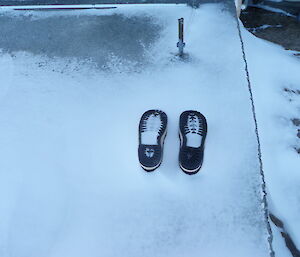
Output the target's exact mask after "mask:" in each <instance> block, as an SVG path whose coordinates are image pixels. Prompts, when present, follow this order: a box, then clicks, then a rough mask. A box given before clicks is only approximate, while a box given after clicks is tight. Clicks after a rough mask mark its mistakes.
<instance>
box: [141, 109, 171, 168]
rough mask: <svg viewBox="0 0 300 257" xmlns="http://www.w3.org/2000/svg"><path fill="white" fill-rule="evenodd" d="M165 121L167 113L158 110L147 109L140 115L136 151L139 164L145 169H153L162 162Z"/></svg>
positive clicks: (165, 131) (165, 129) (165, 130)
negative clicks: (137, 148) (137, 147)
mask: <svg viewBox="0 0 300 257" xmlns="http://www.w3.org/2000/svg"><path fill="white" fill-rule="evenodd" d="M167 123H168V118H167V115H166V114H165V113H164V112H163V111H160V110H149V111H147V112H145V113H144V114H143V116H142V117H141V120H140V125H139V150H138V153H139V161H140V163H141V166H142V168H143V169H144V170H146V171H153V170H155V169H156V168H158V167H159V165H160V164H161V162H162V157H163V144H164V139H165V137H166V133H167Z"/></svg>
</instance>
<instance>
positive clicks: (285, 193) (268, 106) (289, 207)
mask: <svg viewBox="0 0 300 257" xmlns="http://www.w3.org/2000/svg"><path fill="white" fill-rule="evenodd" d="M243 38H244V40H245V46H246V55H247V60H248V64H249V72H250V79H251V83H252V85H253V89H254V97H255V103H256V109H257V118H258V127H259V132H260V137H261V141H262V155H263V163H264V169H265V175H266V183H267V187H268V190H269V195H268V200H269V203H270V210H271V212H273V213H274V214H275V215H276V216H278V218H280V219H281V220H282V221H283V222H284V223H285V227H286V229H287V232H288V233H289V234H290V235H291V236H292V238H293V240H294V243H295V244H296V246H297V247H298V249H299V247H300V220H299V213H300V191H299V184H300V173H299V170H300V169H299V167H300V155H299V154H298V153H297V151H296V150H297V149H299V148H300V139H299V138H298V137H297V130H298V129H299V127H297V126H295V124H293V122H292V120H293V119H299V118H300V94H299V92H300V91H299V90H300V72H299V70H300V62H299V59H297V58H296V57H294V56H293V55H292V54H290V53H289V52H288V51H285V50H284V49H283V48H282V47H280V46H278V45H275V44H272V43H269V42H267V41H264V40H261V39H258V38H256V37H254V36H253V35H252V34H250V33H249V32H247V31H246V30H245V29H244V30H243ZM297 91H298V93H297ZM273 231H274V234H275V235H278V234H279V233H278V229H276V228H275V227H274V228H273ZM276 242H279V241H278V240H276V241H275V242H274V246H275V247H276V246H278V245H277V244H276ZM275 250H276V249H275ZM279 251H280V249H279V248H278V249H277V252H279ZM278 256H291V255H289V254H287V255H284V254H283V253H281V254H278Z"/></svg>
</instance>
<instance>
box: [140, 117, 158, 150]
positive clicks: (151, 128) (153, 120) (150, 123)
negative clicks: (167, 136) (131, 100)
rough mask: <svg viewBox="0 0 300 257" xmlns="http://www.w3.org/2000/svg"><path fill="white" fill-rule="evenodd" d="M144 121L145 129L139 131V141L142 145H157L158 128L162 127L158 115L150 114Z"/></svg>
mask: <svg viewBox="0 0 300 257" xmlns="http://www.w3.org/2000/svg"><path fill="white" fill-rule="evenodd" d="M144 122H145V125H144V126H145V130H144V131H143V132H142V133H141V143H142V144H143V145H157V144H158V142H157V138H158V136H159V130H160V128H161V127H162V125H163V124H162V120H161V117H160V115H154V114H151V115H150V116H149V117H148V119H147V120H144Z"/></svg>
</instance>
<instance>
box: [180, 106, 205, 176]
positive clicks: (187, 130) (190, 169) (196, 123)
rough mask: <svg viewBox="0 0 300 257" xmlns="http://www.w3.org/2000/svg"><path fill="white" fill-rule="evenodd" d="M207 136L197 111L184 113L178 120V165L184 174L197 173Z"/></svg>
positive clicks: (203, 118)
mask: <svg viewBox="0 0 300 257" xmlns="http://www.w3.org/2000/svg"><path fill="white" fill-rule="evenodd" d="M206 134H207V123H206V119H205V117H204V116H203V115H202V114H201V113H200V112H197V111H185V112H183V113H182V114H181V115H180V120H179V137H180V151H179V165H180V168H181V169H182V170H183V172H185V173H186V174H189V175H192V174H195V173H197V172H198V171H199V170H200V168H201V166H202V162H203V154H204V143H205V138H206Z"/></svg>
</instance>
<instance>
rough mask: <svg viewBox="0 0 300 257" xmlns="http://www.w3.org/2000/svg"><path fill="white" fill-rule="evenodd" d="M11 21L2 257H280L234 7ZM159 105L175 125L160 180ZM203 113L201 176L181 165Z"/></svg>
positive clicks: (0, 138) (1, 44)
mask: <svg viewBox="0 0 300 257" xmlns="http://www.w3.org/2000/svg"><path fill="white" fill-rule="evenodd" d="M181 17H184V18H185V22H186V23H185V24H186V38H185V40H186V42H187V45H186V52H187V53H188V57H187V58H186V60H185V61H181V60H180V59H179V58H178V57H176V56H175V54H176V41H177V19H178V18H181ZM0 19H1V23H2V24H4V26H2V33H3V35H5V36H4V37H1V39H0V48H1V49H2V53H1V57H0V75H1V80H2V81H1V86H0V87H1V91H0V94H1V95H0V97H1V101H0V124H1V128H0V129H1V133H0V142H1V143H0V154H1V162H0V256H2V257H25V256H26V257H27V256H30V257H41V256H47V257H48V256H51V257H59V256H61V257H65V256H72V257H82V256H89V257H94V256H95V257H96V256H101V257H141V256H143V257H154V256H155V257H159V256H163V257H166V256H172V257H176V256H178V257H179V256H180V257H182V256H188V257H194V256H199V255H201V256H206V257H219V256H222V257H225V256H230V257H232V256H243V257H248V256H249V257H253V256H256V257H260V256H268V244H267V230H266V225H265V223H264V218H263V212H262V206H261V180H260V177H259V165H258V160H257V144H256V141H255V133H254V123H253V119H252V116H251V108H250V107H251V106H250V103H249V93H248V91H247V81H246V79H245V71H244V63H243V60H242V53H241V50H240V41H239V38H238V33H237V26H236V25H237V24H236V21H235V19H234V17H232V16H231V15H230V14H229V13H228V12H227V11H226V10H225V9H224V8H223V7H222V6H221V5H205V6H202V7H201V8H199V9H197V10H195V9H191V8H189V7H186V6H181V5H177V6H176V5H171V6H164V5H162V6H152V5H149V6H147V7H144V6H130V7H126V6H125V7H118V8H117V9H114V10H101V11H97V10H91V11H68V12H64V11H63V12H62V11H60V12H51V13H49V12H47V13H44V12H35V13H34V12H26V13H20V12H13V11H8V12H7V11H5V12H3V13H2V14H1V15H0ZM109 19H110V21H111V22H112V23H109ZM108 24H110V25H109V26H108ZM141 24H142V25H143V26H142V25H141ZM220 25H221V26H220ZM220 44H221V47H220ZM149 109H161V110H163V111H165V112H166V113H167V115H168V118H169V121H168V122H169V124H168V135H167V137H166V140H165V150H164V159H163V163H162V165H161V167H160V168H159V169H158V170H156V171H155V172H153V173H146V172H144V171H143V170H142V169H141V167H140V165H139V163H138V156H137V146H138V122H139V119H140V117H141V115H142V114H143V113H144V112H145V111H146V110H149ZM190 109H193V110H198V111H200V112H201V113H203V114H204V115H205V117H206V118H207V122H208V135H207V139H206V149H205V157H204V164H203V166H202V169H201V171H200V172H199V173H198V174H197V175H194V176H187V175H185V174H184V173H183V172H182V171H181V170H180V168H179V166H178V150H179V139H178V119H179V116H180V114H181V112H183V111H185V110H190Z"/></svg>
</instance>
